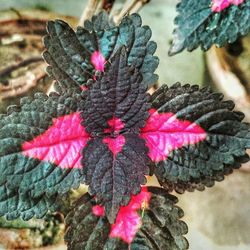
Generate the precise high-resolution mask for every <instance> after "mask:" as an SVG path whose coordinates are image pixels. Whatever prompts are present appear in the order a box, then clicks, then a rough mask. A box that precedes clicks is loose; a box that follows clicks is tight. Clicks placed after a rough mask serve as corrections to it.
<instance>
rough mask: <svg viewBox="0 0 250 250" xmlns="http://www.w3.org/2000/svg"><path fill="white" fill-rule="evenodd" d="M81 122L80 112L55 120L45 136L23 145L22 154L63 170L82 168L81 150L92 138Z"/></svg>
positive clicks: (42, 135)
mask: <svg viewBox="0 0 250 250" xmlns="http://www.w3.org/2000/svg"><path fill="white" fill-rule="evenodd" d="M81 121H82V119H81V117H80V113H78V112H77V113H73V114H70V115H65V116H62V117H59V118H56V119H53V124H52V126H51V127H50V128H49V129H48V130H46V131H45V132H44V133H43V134H41V135H39V136H37V137H36V138H34V139H33V140H32V141H28V142H25V143H23V145H22V150H23V152H22V153H23V154H24V155H25V156H28V157H33V158H36V159H39V160H41V161H49V162H51V163H55V164H57V165H58V166H60V167H61V168H81V167H82V166H81V162H80V160H81V149H82V148H83V147H84V146H85V145H86V143H87V142H88V140H89V138H90V136H89V134H88V133H87V132H86V131H85V129H84V127H83V126H82V125H81Z"/></svg>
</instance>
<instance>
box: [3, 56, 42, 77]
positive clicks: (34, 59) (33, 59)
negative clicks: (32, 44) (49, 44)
mask: <svg viewBox="0 0 250 250" xmlns="http://www.w3.org/2000/svg"><path fill="white" fill-rule="evenodd" d="M41 61H43V59H42V57H41V56H34V57H30V58H27V59H25V60H23V61H21V62H20V63H16V64H12V65H10V66H8V67H6V68H5V69H3V70H1V71H0V78H1V77H4V76H6V75H9V74H10V73H11V72H12V71H14V70H16V69H18V68H21V67H25V66H27V65H29V64H31V63H35V62H41Z"/></svg>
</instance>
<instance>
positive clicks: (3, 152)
mask: <svg viewBox="0 0 250 250" xmlns="http://www.w3.org/2000/svg"><path fill="white" fill-rule="evenodd" d="M82 101H83V99H82V97H81V95H80V94H77V93H76V92H74V91H73V89H69V90H68V91H65V93H64V94H63V95H58V94H56V93H52V94H51V95H50V96H49V97H48V96H47V95H45V94H42V93H37V94H35V96H34V98H33V99H31V98H23V99H22V100H21V106H20V107H17V106H12V107H10V108H9V109H8V113H7V114H6V115H1V119H0V171H1V176H0V188H1V192H0V215H4V214H7V216H8V218H16V217H17V216H18V215H20V216H22V217H23V218H26V219H27V218H30V216H34V215H36V216H37V217H41V216H42V215H44V213H45V211H46V209H48V208H49V205H53V203H54V196H56V194H57V193H58V192H59V193H65V192H67V191H68V190H69V189H71V188H76V187H78V186H79V184H80V182H81V180H82V179H81V174H80V168H81V165H80V158H81V154H80V150H81V149H82V148H83V147H84V145H85V144H86V143H87V140H88V134H87V133H86V132H85V130H84V128H83V127H82V125H81V124H80V121H81V118H80V113H79V108H78V105H79V104H80V103H81V102H82ZM50 202H52V204H49V203H50ZM33 206H34V207H33Z"/></svg>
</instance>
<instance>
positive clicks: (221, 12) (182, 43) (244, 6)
mask: <svg viewBox="0 0 250 250" xmlns="http://www.w3.org/2000/svg"><path fill="white" fill-rule="evenodd" d="M225 2H226V5H225ZM177 12H178V13H179V15H178V16H177V17H176V19H175V24H176V25H177V28H176V29H175V30H174V34H173V36H174V38H173V44H172V46H171V48H170V50H169V55H175V54H177V53H179V52H181V51H182V50H184V49H185V48H187V50H188V51H192V50H194V49H196V48H197V47H198V46H201V48H202V50H208V49H209V48H210V47H211V46H212V45H213V44H216V45H217V46H219V47H221V46H224V45H225V44H226V43H233V42H235V41H236V39H237V38H238V37H239V36H243V35H246V34H247V33H248V32H249V30H250V22H249V20H250V1H249V0H244V1H231V0H223V1H220V0H200V1H199V2H197V1H196V0H182V1H181V2H180V3H179V4H177Z"/></svg>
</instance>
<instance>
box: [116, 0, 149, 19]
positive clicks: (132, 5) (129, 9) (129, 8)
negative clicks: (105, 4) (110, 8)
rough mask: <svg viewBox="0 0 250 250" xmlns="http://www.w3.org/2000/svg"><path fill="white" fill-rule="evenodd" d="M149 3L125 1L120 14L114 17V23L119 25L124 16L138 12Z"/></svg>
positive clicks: (133, 0) (142, 0)
mask: <svg viewBox="0 0 250 250" xmlns="http://www.w3.org/2000/svg"><path fill="white" fill-rule="evenodd" d="M149 2H150V0H132V1H131V0H127V1H126V2H125V4H124V7H123V8H122V10H121V11H120V13H119V14H118V15H117V16H115V17H114V21H115V22H116V23H119V22H120V21H121V19H122V18H123V17H124V16H125V15H127V14H131V13H135V12H137V11H139V10H140V9H141V8H142V7H143V6H144V5H145V4H147V3H149Z"/></svg>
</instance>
